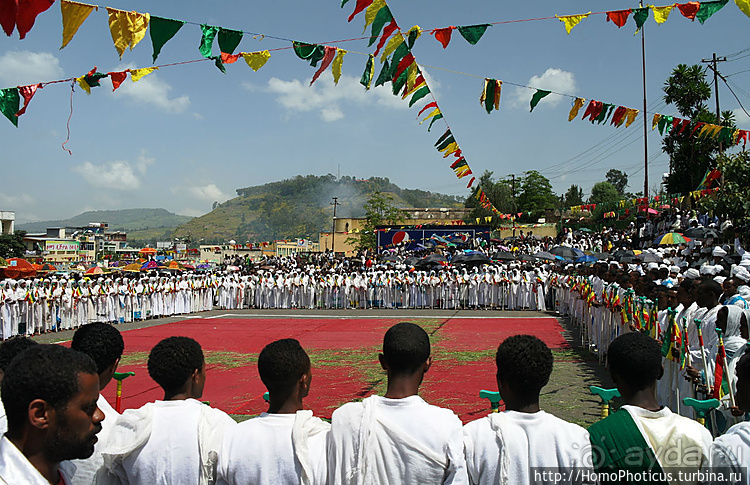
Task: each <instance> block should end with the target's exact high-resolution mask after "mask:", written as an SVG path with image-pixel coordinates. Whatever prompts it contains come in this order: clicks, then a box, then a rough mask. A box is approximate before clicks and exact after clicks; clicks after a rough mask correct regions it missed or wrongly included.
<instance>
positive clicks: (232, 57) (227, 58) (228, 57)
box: [221, 52, 242, 64]
mask: <svg viewBox="0 0 750 485" xmlns="http://www.w3.org/2000/svg"><path fill="white" fill-rule="evenodd" d="M241 55H242V54H227V53H226V52H222V53H221V62H223V63H224V64H234V63H235V62H237V59H239V58H240V56H241Z"/></svg>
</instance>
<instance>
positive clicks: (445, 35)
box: [430, 25, 455, 49]
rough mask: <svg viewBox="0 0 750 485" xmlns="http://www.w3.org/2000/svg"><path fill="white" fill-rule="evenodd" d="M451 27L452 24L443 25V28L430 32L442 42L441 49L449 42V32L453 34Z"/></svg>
mask: <svg viewBox="0 0 750 485" xmlns="http://www.w3.org/2000/svg"><path fill="white" fill-rule="evenodd" d="M454 28H455V27H453V26H452V25H451V26H450V27H445V28H443V29H434V30H433V31H432V32H430V33H431V34H432V35H434V36H435V38H436V39H437V40H438V42H440V43H441V44H443V49H445V48H446V47H448V44H450V41H451V34H453V29H454Z"/></svg>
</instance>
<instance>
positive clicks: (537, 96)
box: [531, 89, 551, 111]
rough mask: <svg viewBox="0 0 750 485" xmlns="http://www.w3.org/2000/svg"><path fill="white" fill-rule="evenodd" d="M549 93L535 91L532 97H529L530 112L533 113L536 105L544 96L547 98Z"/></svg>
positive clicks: (542, 90) (540, 90)
mask: <svg viewBox="0 0 750 485" xmlns="http://www.w3.org/2000/svg"><path fill="white" fill-rule="evenodd" d="M549 93H551V91H546V90H544V89H537V90H536V92H535V93H534V96H532V97H531V111H534V108H536V105H538V104H539V101H541V100H542V98H544V97H545V96H547V95H548V94H549Z"/></svg>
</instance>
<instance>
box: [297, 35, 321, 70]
mask: <svg viewBox="0 0 750 485" xmlns="http://www.w3.org/2000/svg"><path fill="white" fill-rule="evenodd" d="M292 45H293V46H294V53H295V54H297V57H299V58H300V59H304V60H309V61H310V65H311V66H312V67H317V64H318V61H320V60H321V59H323V57H325V52H326V51H325V46H322V45H318V44H305V43H303V42H297V41H294V42H292Z"/></svg>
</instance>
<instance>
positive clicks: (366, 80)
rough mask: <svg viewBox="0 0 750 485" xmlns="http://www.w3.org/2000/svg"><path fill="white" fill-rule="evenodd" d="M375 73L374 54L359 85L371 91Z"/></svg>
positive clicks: (369, 59)
mask: <svg viewBox="0 0 750 485" xmlns="http://www.w3.org/2000/svg"><path fill="white" fill-rule="evenodd" d="M374 72H375V65H374V64H373V57H372V54H370V56H369V57H368V58H367V65H365V72H363V73H362V78H361V79H360V80H359V84H361V85H362V86H364V87H365V89H367V90H369V89H370V85H372V76H373V73H374Z"/></svg>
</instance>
